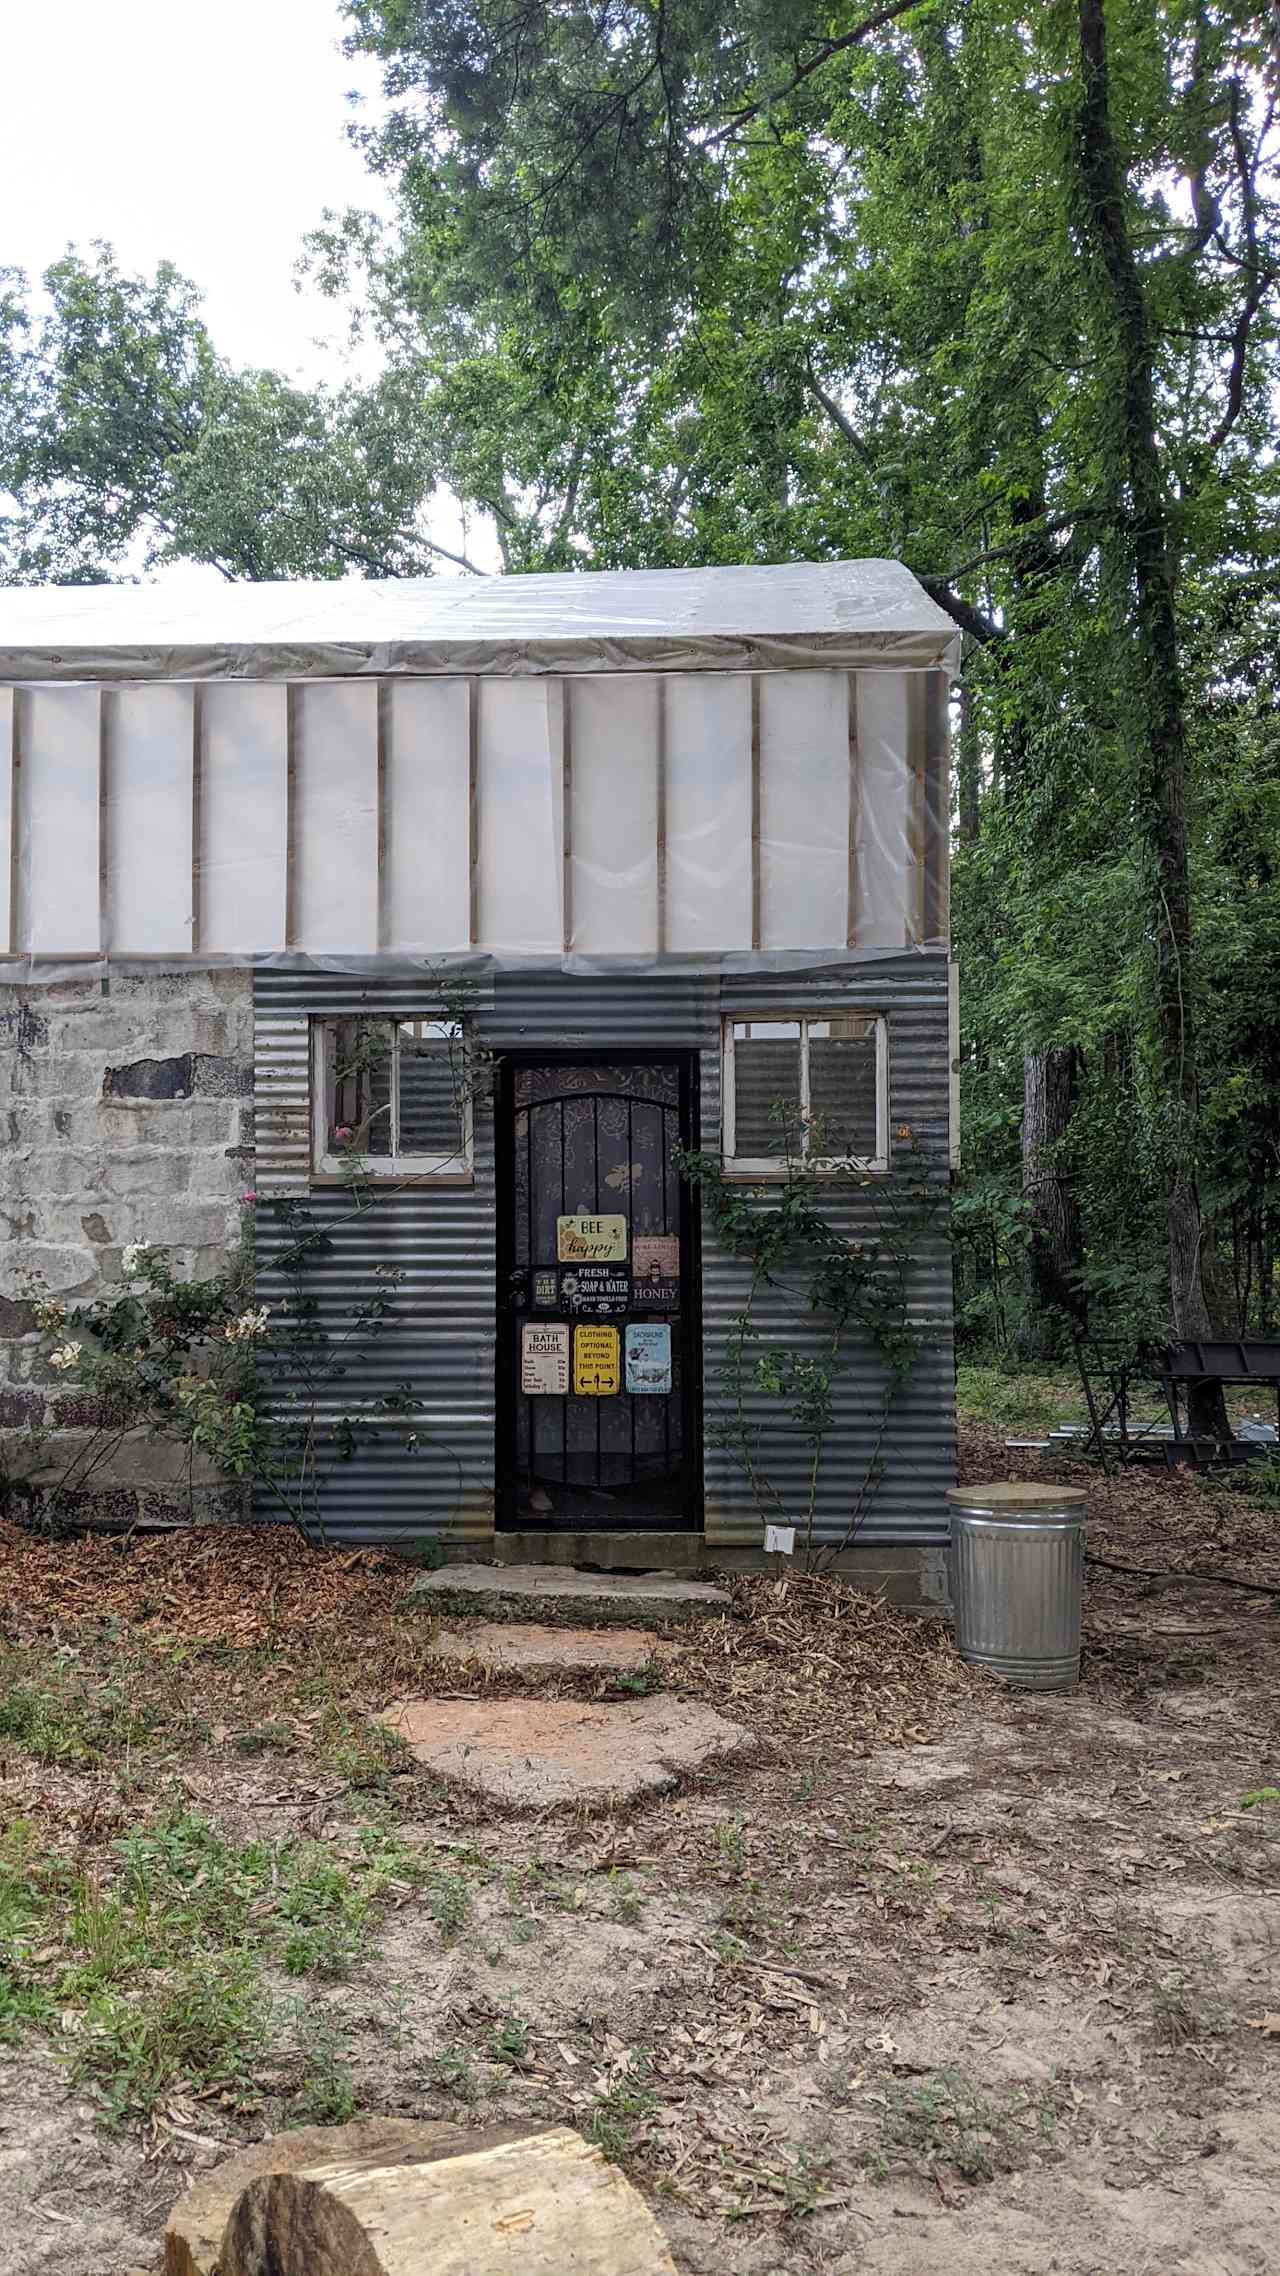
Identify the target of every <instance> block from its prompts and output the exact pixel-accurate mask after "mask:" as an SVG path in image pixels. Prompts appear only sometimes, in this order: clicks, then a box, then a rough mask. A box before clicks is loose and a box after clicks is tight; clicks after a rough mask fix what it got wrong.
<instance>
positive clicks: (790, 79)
mask: <svg viewBox="0 0 1280 2276" xmlns="http://www.w3.org/2000/svg"><path fill="white" fill-rule="evenodd" d="M347 14H348V18H349V22H350V41H351V45H352V48H353V49H355V50H359V51H360V52H362V53H364V54H367V55H371V56H373V57H375V58H377V59H378V61H379V62H380V64H381V66H382V71H383V76H384V87H385V96H386V101H385V105H384V106H383V108H382V110H381V111H380V113H379V115H378V116H377V118H376V119H375V120H374V121H373V122H372V123H371V124H369V125H368V126H367V127H366V128H365V129H363V130H362V139H363V144H364V150H365V155H366V158H367V162H368V164H369V166H370V168H371V170H372V171H373V172H374V173H376V174H377V175H378V176H379V177H380V179H381V181H382V183H383V185H384V187H385V188H386V189H387V190H389V192H390V193H391V197H392V200H393V209H394V220H393V222H392V223H391V224H390V225H386V224H379V223H377V222H375V221H374V220H373V219H372V218H371V217H370V216H368V215H362V214H346V215H331V216H329V217H327V219H326V220H325V222H324V223H323V225H322V226H321V227H320V228H319V229H318V230H317V233H316V236H315V239H314V241H313V244H312V247H311V255H310V257H311V260H312V263H313V265H314V268H315V272H316V274H317V275H318V276H319V278H320V279H321V281H322V282H324V283H328V284H330V285H332V286H333V287H334V288H335V289H336V288H337V287H338V286H342V287H343V288H345V289H353V290H355V291H356V292H357V293H358V295H359V296H360V298H361V300H362V302H363V305H364V309H365V320H366V322H367V323H368V325H369V326H370V327H371V328H372V330H373V331H374V332H375V333H376V335H377V336H378V338H379V339H380V341H381V344H382V349H383V354H384V357H385V369H384V371H383V375H382V377H381V378H380V379H379V380H378V382H377V383H376V384H375V385H373V386H371V387H367V388H363V389H359V388H338V389H334V390H315V391H310V392H308V391H302V390H298V389H296V388H292V387H290V386H288V385H287V384H286V383H285V382H284V381H283V380H282V379H281V378H280V377H279V376H278V375H274V374H271V373H267V372H254V371H242V370H237V369H234V368H232V367H231V366H229V365H228V364H227V363H226V361H225V360H224V359H222V358H221V357H219V355H218V354H217V353H216V351H215V349H214V347H213V345H212V343H211V342H210V340H209V338H208V335H207V332H206V331H205V328H204V325H203V322H202V319H201V316H200V312H199V306H198V302H197V300H196V298H195V296H194V294H193V292H192V289H191V287H190V286H189V285H187V284H186V283H185V282H184V280H182V279H181V278H179V277H178V276H176V275H175V274H174V272H172V271H171V270H161V271H160V272H159V273H158V274H157V276H156V278H155V279H153V280H141V279H134V278H128V277H125V276H122V275H121V274H120V272H119V271H118V270H117V268H116V265H115V262H114V260H113V258H112V256H111V255H110V253H109V252H108V251H107V250H106V249H105V248H99V249H98V251H97V253H96V254H95V255H94V256H93V257H92V258H90V259H84V258H78V257H75V256H68V259H67V260H66V261H64V262H63V263H60V264H58V265H57V266H56V267H55V269H54V270H53V271H51V272H50V276H49V279H48V280H47V286H48V296H49V297H48V305H47V306H46V308H45V309H44V311H43V313H40V314H37V313H35V312H34V311H33V309H32V307H31V305H30V303H29V300H28V299H27V298H26V297H25V296H24V294H23V292H22V290H21V287H20V281H19V280H15V279H14V278H12V277H11V276H9V277H5V278H0V490H7V491H8V492H9V493H10V494H11V495H12V497H13V498H14V500H15V501H16V509H15V512H14V513H13V514H12V516H11V517H10V519H9V521H8V522H7V523H4V524H0V545H3V547H4V548H5V551H4V554H3V559H4V562H5V563H6V565H7V573H8V574H10V575H16V576H24V577H25V576H32V575H45V576H54V577H67V576H83V575H95V576H96V575H119V574H123V573H128V571H129V569H130V568H131V567H136V566H137V565H138V564H139V563H142V564H145V563H146V562H150V561H158V560H166V559H171V558H176V557H180V556H190V557H192V558H196V559H200V560H209V561H214V562H216V563H217V565H218V566H219V567H220V568H222V569H223V571H224V572H225V573H226V574H228V575H232V576H278V575H296V574H312V575H327V576H334V575H342V574H350V573H367V574H379V575H397V574H403V573H406V572H414V571H418V572H421V571H424V570H426V569H429V568H430V566H431V565H432V561H433V559H434V558H436V557H437V554H438V550H439V549H438V548H436V547H433V544H432V540H431V535H430V522H429V514H428V507H429V501H430V500H431V498H432V497H433V495H434V494H436V492H437V491H438V490H439V489H441V488H445V489H447V490H449V491H450V492H452V494H453V495H454V496H455V497H457V498H458V499H459V500H461V501H462V503H463V505H464V506H465V507H466V508H467V509H468V510H469V511H470V512H472V513H474V514H477V515H482V516H484V517H486V519H487V520H488V522H489V523H490V524H491V526H492V529H493V532H494V536H495V539H496V544H497V548H498V550H499V551H500V553H501V556H502V559H503V561H504V564H505V565H506V566H507V567H508V568H510V569H513V570H522V569H530V568H546V567H564V568H572V567H576V566H583V567H586V566H647V565H654V564H661V563H696V562H716V561H730V560H734V561H736V560H742V559H750V560H760V561H769V560H786V559H794V558H810V559H812V558H822V557H824V556H838V555H845V556H856V555H892V556H894V557H896V558H899V559H901V560H903V561H905V562H906V563H907V564H908V566H909V567H910V568H911V569H912V570H913V571H914V572H915V573H916V575H917V576H919V577H920V578H921V580H922V582H923V583H924V584H925V586H926V589H927V590H929V591H930V592H931V593H932V594H933V595H934V597H935V598H936V599H938V600H939V601H940V602H941V604H942V605H943V606H944V607H945V608H946V609H948V610H949V612H950V613H951V615H952V617H953V619H954V620H955V622H956V623H957V624H958V625H959V626H960V627H961V628H962V630H963V632H964V635H965V662H964V670H963V675H962V685H961V687H960V689H959V691H958V708H957V718H956V730H957V731H956V738H955V746H956V760H957V768H956V810H955V822H956V843H957V862H956V909H955V931H956V940H957V947H958V953H959V956H960V960H961V967H962V981H963V1003H964V1022H965V1074H966V1080H965V1085H964V1097H965V1114H966V1124H967V1146H968V1150H967V1167H966V1171H965V1178H964V1183H963V1185H962V1187H961V1190H960V1192H959V1194H958V1197H957V1229H958V1234H959V1241H960V1252H959V1265H960V1276H959V1282H960V1290H961V1295H962V1299H963V1306H964V1311H963V1317H964V1320H965V1323H966V1325H967V1326H968V1328H969V1329H970V1330H971V1331H972V1332H973V1333H975V1334H980V1333H991V1332H995V1333H999V1334H1010V1335H1014V1334H1017V1335H1019V1336H1021V1337H1022V1338H1023V1339H1024V1341H1026V1340H1028V1339H1029V1340H1030V1342H1032V1343H1034V1342H1035V1340H1036V1339H1037V1338H1039V1339H1040V1341H1041V1342H1043V1341H1044V1340H1045V1338H1046V1337H1047V1339H1048V1340H1049V1341H1050V1342H1052V1340H1053V1337H1054V1336H1055V1335H1056V1334H1057V1333H1058V1332H1059V1328H1060V1325H1061V1322H1062V1321H1063V1320H1064V1319H1067V1320H1073V1321H1074V1322H1075V1323H1076V1324H1079V1323H1080V1322H1081V1321H1082V1320H1083V1319H1085V1318H1086V1317H1087V1318H1089V1319H1090V1320H1091V1321H1092V1322H1093V1323H1094V1324H1095V1325H1097V1324H1103V1325H1105V1324H1115V1325H1117V1326H1123V1327H1124V1328H1125V1330H1126V1332H1129V1331H1130V1330H1132V1329H1133V1328H1134V1327H1135V1326H1136V1325H1138V1324H1141V1325H1154V1324H1156V1323H1157V1322H1158V1321H1160V1320H1162V1319H1164V1318H1167V1317H1172V1319H1173V1321H1174V1323H1175V1324H1176V1325H1177V1326H1178V1327H1179V1328H1180V1330H1181V1331H1182V1332H1184V1333H1191V1334H1195V1333H1203V1332H1205V1331H1206V1329H1207V1327H1208V1326H1209V1325H1210V1324H1211V1323H1213V1322H1215V1321H1216V1322H1220V1323H1221V1324H1223V1325H1227V1326H1229V1325H1231V1324H1233V1323H1239V1322H1240V1321H1242V1320H1246V1319H1248V1320H1253V1321H1255V1322H1256V1321H1259V1320H1260V1321H1261V1322H1262V1323H1263V1325H1264V1326H1274V1324H1275V1320H1276V1312H1277V1290H1276V1272H1277V1246H1278V1236H1280V1009H1277V1006H1278V1005H1280V996H1278V995H1277V991H1276V989H1275V987H1274V979H1275V977H1276V974H1277V962H1278V960H1280V945H1278V944H1280V880H1278V879H1277V874H1276V860H1277V856H1276V848H1277V845H1278V844H1280V756H1278V749H1277V736H1276V715H1275V687H1276V680H1277V670H1276V667H1277V661H1278V660H1280V659H1278V648H1280V640H1278V633H1280V538H1278V520H1277V488H1278V485H1280V456H1278V455H1277V450H1276V442H1277V434H1276V425H1277V393H1276V374H1275V352H1276V306H1277V294H1276V286H1277V282H1278V281H1280V212H1278V208H1277V196H1276V188H1275V180H1276V176H1275V130H1276V96H1275V92H1274V90H1275V84H1276V67H1275V57H1274V54H1273V51H1272V44H1271V32H1270V27H1269V25H1268V24H1267V22H1266V20H1265V17H1264V14H1263V13H1262V12H1260V11H1259V10H1258V9H1257V8H1256V6H1254V5H1253V4H1252V0H1162V5H1161V6H1160V7H1159V8H1153V7H1152V6H1151V5H1150V0H1047V4H1045V5H1038V6H1036V7H1034V8H1027V7H1025V6H1024V7H1019V6H1016V5H1013V4H1011V0H896V4H885V5H880V6H874V5H870V4H869V0H835V4H832V5H827V6H825V7H823V8H822V9H815V8H814V7H813V6H812V0H735V5H733V6H728V5H725V4H724V0H720V4H717V0H590V4H589V0H554V4H552V0H450V4H449V5H448V6H440V5H437V4H435V0H348V7H347ZM1268 979H1270V981H1271V983H1272V984H1271V985H1270V986H1269V987H1268V986H1267V984H1266V983H1267V981H1268ZM1046 1117H1047V1119H1046Z"/></svg>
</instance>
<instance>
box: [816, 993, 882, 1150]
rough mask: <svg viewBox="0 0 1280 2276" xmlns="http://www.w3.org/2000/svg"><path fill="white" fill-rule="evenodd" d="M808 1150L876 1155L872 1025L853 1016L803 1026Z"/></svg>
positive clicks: (869, 1021)
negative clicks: (805, 1032) (806, 1051)
mask: <svg viewBox="0 0 1280 2276" xmlns="http://www.w3.org/2000/svg"><path fill="white" fill-rule="evenodd" d="M809 1112H810V1115H811V1116H812V1124H811V1129H810V1143H809V1151H810V1153H811V1154H817V1155H827V1156H831V1155H845V1154H856V1155H858V1156H859V1157H860V1158H861V1159H864V1160H865V1159H871V1158H874V1156H875V1152H876V1023H875V1021H874V1020H873V1019H865V1018H863V1017H862V1016H861V1015H859V1014H858V1013H856V1012H842V1013H838V1014H836V1015H834V1016H833V1017H832V1018H830V1019H820V1020H819V1019H813V1020H810V1022H809Z"/></svg>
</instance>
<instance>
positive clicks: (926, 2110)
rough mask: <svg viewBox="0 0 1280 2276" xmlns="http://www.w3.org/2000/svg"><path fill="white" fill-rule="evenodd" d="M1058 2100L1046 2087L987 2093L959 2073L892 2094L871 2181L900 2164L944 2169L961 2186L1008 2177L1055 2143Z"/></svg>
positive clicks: (871, 2158) (873, 2151)
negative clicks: (947, 2168)
mask: <svg viewBox="0 0 1280 2276" xmlns="http://www.w3.org/2000/svg"><path fill="white" fill-rule="evenodd" d="M1058 2103H1059V2094H1058V2090H1057V2089H1056V2087H1055V2086H1054V2085H1053V2083H1052V2082H1049V2083H1048V2084H1046V2085H1043V2086H1040V2085H1038V2086H1035V2087H1029V2088H1015V2089H1013V2090H1012V2091H1011V2092H1010V2093H1008V2094H1005V2095H990V2094H985V2093H984V2092H983V2091H982V2089H981V2088H980V2087H978V2086H975V2084H974V2083H973V2081H972V2079H968V2078H966V2077H965V2076H964V2074H963V2073H962V2072H960V2071H955V2070H944V2071H939V2072H938V2073H937V2074H936V2076H935V2077H933V2078H931V2079H929V2080H927V2081H926V2082H925V2084H924V2085H922V2086H917V2087H910V2088H902V2089H899V2090H896V2091H894V2092H892V2093H891V2094H890V2095H889V2096H888V2098H887V2100H886V2102H885V2108H884V2116H883V2118H882V2120H881V2124H880V2129H879V2139H878V2141H877V2142H876V2143H874V2144H873V2145H872V2147H871V2148H870V2149H869V2150H868V2151H867V2153H866V2155H865V2157H864V2161H863V2162H864V2165H865V2168H866V2170H867V2172H868V2174H869V2175H870V2176H871V2178H872V2179H873V2180H877V2181H882V2180H884V2179H886V2178H887V2176H888V2174H889V2172H890V2171H891V2170H892V2167H893V2166H894V2165H895V2164H897V2165H902V2164H906V2165H908V2166H914V2167H916V2168H917V2169H924V2170H925V2171H927V2172H931V2173H932V2172H934V2171H936V2169H937V2168H938V2167H939V2166H947V2167H949V2168H950V2170H951V2171H952V2172H953V2173H957V2174H959V2176H960V2178H961V2180H962V2181H969V2182H978V2181H994V2179H995V2177H996V2175H997V2174H998V2173H1013V2172H1015V2171H1016V2170H1017V2168H1018V2167H1019V2166H1020V2165H1022V2164H1025V2162H1026V2159H1027V2157H1028V2155H1029V2154H1030V2153H1031V2152H1032V2151H1033V2150H1038V2151H1040V2152H1043V2151H1044V2149H1045V2148H1046V2146H1047V2145H1048V2144H1049V2143H1050V2142H1051V2141H1052V2140H1053V2136H1054V2132H1055V2128H1056V2125H1057V2115H1058Z"/></svg>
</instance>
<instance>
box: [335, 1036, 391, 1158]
mask: <svg viewBox="0 0 1280 2276" xmlns="http://www.w3.org/2000/svg"><path fill="white" fill-rule="evenodd" d="M391 1034H392V1029H391V1022H390V1020H385V1019H338V1020H334V1021H332V1022H331V1024H330V1025H329V1026H328V1027H326V1029H325V1054H324V1056H325V1122H326V1126H327V1134H328V1135H327V1143H328V1149H329V1151H330V1153H335V1154H340V1153H343V1152H345V1151H346V1150H348V1149H353V1150H354V1151H355V1152H356V1153H357V1154H369V1155H378V1154H389V1153H390V1152H391Z"/></svg>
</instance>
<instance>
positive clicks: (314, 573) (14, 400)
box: [0, 244, 439, 583]
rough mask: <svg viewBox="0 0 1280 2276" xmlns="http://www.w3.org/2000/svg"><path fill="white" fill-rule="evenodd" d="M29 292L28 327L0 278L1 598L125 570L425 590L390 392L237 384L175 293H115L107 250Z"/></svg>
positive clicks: (414, 480)
mask: <svg viewBox="0 0 1280 2276" xmlns="http://www.w3.org/2000/svg"><path fill="white" fill-rule="evenodd" d="M43 284H44V304H43V308H42V311H41V313H39V314H33V313H32V312H31V310H30V308H29V306H28V303H27V296H26V293H25V290H24V280H23V279H21V278H19V277H17V276H15V275H14V273H13V272H12V271H7V272H3V273H2V274H0V493H3V492H5V491H8V492H10V493H11V494H12V495H13V497H14V498H15V499H16V501H17V510H16V512H14V513H12V514H11V515H10V517H9V518H8V520H5V519H3V518H0V578H3V581H5V582H18V583H32V582H45V583H48V582H55V583H68V582H72V583H83V582H86V581H93V580H95V579H101V578H107V577H117V576H121V575H124V574H127V573H128V572H129V570H130V569H131V568H132V566H133V563H134V560H135V559H136V558H137V556H138V555H139V553H140V555H141V559H142V563H143V566H144V567H146V568H153V567H155V566H157V565H158V564H161V563H164V562H168V561H175V560H195V561H206V562H210V563H212V564H213V565H215V566H216V567H217V568H219V569H221V570H223V572H224V573H225V574H226V575H227V576H230V577H247V578H264V577H340V576H344V575H348V574H350V573H351V571H352V570H355V571H357V572H358V573H361V574H366V575H367V574H372V575H380V576H404V575H407V574H415V573H416V574H423V573H427V572H429V570H430V568H431V565H432V562H433V559H434V558H435V557H436V555H437V553H438V551H439V548H438V547H437V546H436V545H435V544H434V543H433V542H432V541H431V540H430V538H429V537H428V535H427V532H426V529H425V526H424V523H423V509H424V506H425V502H426V501H427V500H428V499H429V498H430V495H431V492H432V490H433V488H434V485H435V481H436V477H437V463H438V462H437V457H436V454H435V452H434V451H433V448H432V442H431V438H430V435H429V433H428V432H427V430H426V428H425V427H424V425H423V424H422V423H421V422H420V421H419V420H417V419H416V418H415V408H416V407H415V403H414V391H413V390H412V389H408V390H406V387H405V383H404V381H403V379H402V377H401V376H400V375H389V376H388V377H387V378H386V379H384V380H381V381H379V382H378V383H377V384H375V385H374V386H373V387H371V388H368V389H364V390H361V389H356V388H351V387H345V388H339V389H337V390H328V389H325V388H316V389H314V390H304V389H300V388H296V387H293V386H291V385H290V384H289V383H288V382H287V381H286V380H284V379H282V378H281V377H280V375H279V374H278V373H276V372H270V371H253V370H236V369H235V368H233V367H232V366H231V365H230V364H228V363H227V361H226V360H225V358H223V357H221V356H219V355H218V354H217V353H216V351H215V349H214V347H213V344H212V342H211V341H210V338H209V335H208V332H207V330H206V328H205V325H204V322H203V319H202V317H201V315H200V312H199V311H200V301H199V295H198V293H197V292H196V290H195V288H194V286H192V285H191V284H190V283H189V282H188V281H187V279H186V278H184V277H181V276H179V274H178V272H177V270H176V269H174V268H173V267H172V266H171V264H170V263H168V262H162V263H161V265H160V267H159V268H158V269H157V271H156V274H155V276H154V278H144V277H133V276H128V275H126V274H124V273H123V272H122V271H121V270H120V269H119V267H118V266H117V264H116V260H115V256H114V254H113V252H112V250H111V247H110V246H109V245H103V244H98V245H95V246H94V247H93V249H92V253H91V255H90V256H88V257H86V256H85V255H83V254H81V253H79V252H76V251H74V250H72V251H70V252H68V253H67V254H66V255H65V256H64V257H63V259H62V260H60V261H56V262H55V263H54V264H53V266H52V267H51V268H50V269H48V270H47V271H46V273H45V276H44V279H43Z"/></svg>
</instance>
